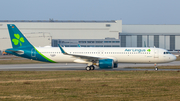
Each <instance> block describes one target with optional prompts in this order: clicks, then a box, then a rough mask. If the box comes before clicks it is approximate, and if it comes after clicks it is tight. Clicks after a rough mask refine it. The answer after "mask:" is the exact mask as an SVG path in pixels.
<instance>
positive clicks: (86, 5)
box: [0, 0, 180, 24]
mask: <svg viewBox="0 0 180 101" xmlns="http://www.w3.org/2000/svg"><path fill="white" fill-rule="evenodd" d="M49 18H53V19H54V20H122V22H123V24H180V0H1V1H0V20H49Z"/></svg>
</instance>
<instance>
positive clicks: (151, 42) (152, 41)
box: [149, 35, 154, 47]
mask: <svg viewBox="0 0 180 101" xmlns="http://www.w3.org/2000/svg"><path fill="white" fill-rule="evenodd" d="M149 47H154V36H152V35H149Z"/></svg>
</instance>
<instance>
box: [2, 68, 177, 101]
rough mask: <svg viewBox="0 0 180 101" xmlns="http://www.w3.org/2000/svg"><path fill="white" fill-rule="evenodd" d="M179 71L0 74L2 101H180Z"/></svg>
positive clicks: (25, 72)
mask: <svg viewBox="0 0 180 101" xmlns="http://www.w3.org/2000/svg"><path fill="white" fill-rule="evenodd" d="M179 95H180V72H179V71H90V72H87V71H47V72H45V71H0V100H1V101H7V100H8V101H9V100H13V101H19V100H29V101H32V100H38V101H51V100H53V101H56V100H57V101H61V100H68V101H79V100H80V101H102V100H103V101H114V100H143V101H144V100H145V101H152V100H161V101H169V100H173V101H178V100H180V96H179Z"/></svg>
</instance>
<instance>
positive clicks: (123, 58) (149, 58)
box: [36, 47, 176, 63]
mask: <svg viewBox="0 0 180 101" xmlns="http://www.w3.org/2000/svg"><path fill="white" fill-rule="evenodd" d="M36 49H37V50H38V51H39V52H41V54H43V55H44V56H46V57H47V58H49V59H51V60H53V61H55V62H63V63H69V62H78V61H77V60H78V59H80V58H77V57H74V56H70V55H64V54H63V53H62V52H61V50H60V49H59V47H36ZM63 49H64V50H65V51H66V52H67V53H69V54H75V55H82V56H96V57H105V58H110V59H113V60H114V61H115V62H118V63H165V62H171V61H174V60H175V59H176V57H175V56H174V55H173V54H170V53H169V54H165V53H168V51H167V50H165V49H161V48H148V47H144V48H137V47H123V48H122V47H117V48H112V47H109V48H105V47H102V48H99V47H63ZM147 50H149V51H147ZM164 52H165V53H164ZM79 63H81V62H79Z"/></svg>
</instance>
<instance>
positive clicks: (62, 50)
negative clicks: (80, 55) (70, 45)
mask: <svg viewBox="0 0 180 101" xmlns="http://www.w3.org/2000/svg"><path fill="white" fill-rule="evenodd" d="M58 46H59V48H60V50H61V52H62V53H63V54H68V53H66V52H65V51H64V49H63V48H62V47H61V46H60V45H59V44H58Z"/></svg>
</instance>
